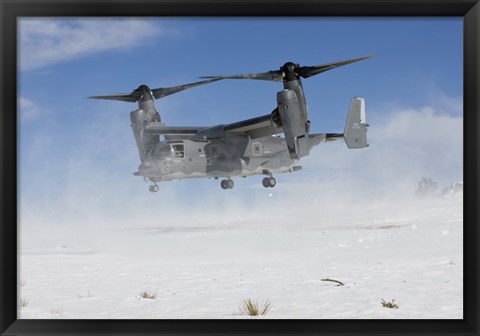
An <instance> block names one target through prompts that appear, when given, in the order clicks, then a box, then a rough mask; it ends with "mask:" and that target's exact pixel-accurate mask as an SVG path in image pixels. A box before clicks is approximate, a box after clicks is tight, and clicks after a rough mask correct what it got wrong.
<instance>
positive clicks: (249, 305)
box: [240, 299, 272, 316]
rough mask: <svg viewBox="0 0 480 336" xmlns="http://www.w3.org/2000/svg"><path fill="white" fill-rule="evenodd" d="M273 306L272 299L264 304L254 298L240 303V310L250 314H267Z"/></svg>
mask: <svg viewBox="0 0 480 336" xmlns="http://www.w3.org/2000/svg"><path fill="white" fill-rule="evenodd" d="M270 308H272V304H271V303H270V300H266V301H265V302H263V304H261V305H260V304H259V303H258V302H256V301H253V300H252V299H246V300H243V302H242V303H241V305H240V310H241V311H242V313H243V314H244V315H249V316H259V315H267V313H268V311H269V310H270Z"/></svg>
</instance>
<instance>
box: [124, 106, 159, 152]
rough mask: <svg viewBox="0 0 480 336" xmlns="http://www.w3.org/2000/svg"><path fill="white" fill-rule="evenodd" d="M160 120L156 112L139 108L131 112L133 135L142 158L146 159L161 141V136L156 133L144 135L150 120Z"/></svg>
mask: <svg viewBox="0 0 480 336" xmlns="http://www.w3.org/2000/svg"><path fill="white" fill-rule="evenodd" d="M155 120H158V119H157V117H156V116H155V115H154V114H151V113H148V112H147V111H145V110H143V109H138V110H135V111H132V112H130V121H131V126H132V131H133V136H134V137H135V142H136V143H137V148H138V154H139V155H140V160H142V161H143V160H144V159H145V156H146V155H147V153H148V152H149V151H150V149H152V147H153V146H154V145H155V144H156V143H158V142H159V141H160V137H159V136H158V135H156V134H154V135H151V134H149V135H144V134H143V130H144V129H145V126H147V125H148V124H149V123H150V122H152V121H155Z"/></svg>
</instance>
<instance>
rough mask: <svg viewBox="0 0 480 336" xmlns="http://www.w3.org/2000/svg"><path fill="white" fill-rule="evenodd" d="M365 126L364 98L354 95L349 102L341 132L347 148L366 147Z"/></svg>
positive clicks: (366, 125)
mask: <svg viewBox="0 0 480 336" xmlns="http://www.w3.org/2000/svg"><path fill="white" fill-rule="evenodd" d="M367 127H368V124H367V121H366V115H365V99H363V98H357V97H354V98H352V101H351V102H350V109H349V111H348V117H347V122H346V124H345V131H344V134H343V138H344V139H345V143H346V144H347V147H348V148H364V147H368V144H367Z"/></svg>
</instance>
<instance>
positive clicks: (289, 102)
mask: <svg viewBox="0 0 480 336" xmlns="http://www.w3.org/2000/svg"><path fill="white" fill-rule="evenodd" d="M277 110H278V114H279V116H280V120H281V124H282V127H283V132H284V134H285V140H286V142H287V147H288V152H289V155H290V158H292V159H300V158H301V157H304V156H306V155H308V154H309V152H310V146H309V139H308V129H307V128H308V122H307V120H304V118H303V115H302V113H301V111H300V106H299V102H298V98H297V95H296V93H295V91H293V90H290V89H285V90H283V91H279V92H278V93H277ZM274 112H275V111H274ZM272 122H274V121H273V113H272Z"/></svg>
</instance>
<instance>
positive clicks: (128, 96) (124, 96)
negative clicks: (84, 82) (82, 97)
mask: <svg viewBox="0 0 480 336" xmlns="http://www.w3.org/2000/svg"><path fill="white" fill-rule="evenodd" d="M88 98H90V99H108V100H120V101H124V102H130V103H134V102H136V101H137V100H139V99H140V96H139V95H138V94H136V93H135V92H132V93H120V94H113V95H106V96H91V97H88Z"/></svg>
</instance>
